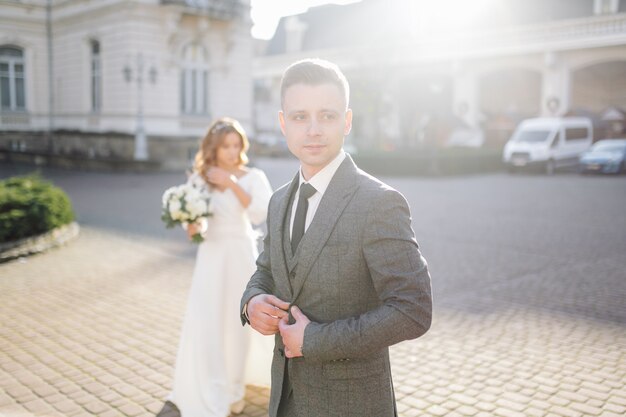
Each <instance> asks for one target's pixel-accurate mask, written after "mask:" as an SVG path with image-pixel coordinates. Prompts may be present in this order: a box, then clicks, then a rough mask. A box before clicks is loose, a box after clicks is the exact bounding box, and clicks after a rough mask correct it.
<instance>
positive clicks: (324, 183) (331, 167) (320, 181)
mask: <svg viewBox="0 0 626 417" xmlns="http://www.w3.org/2000/svg"><path fill="white" fill-rule="evenodd" d="M344 159H346V152H345V151H344V150H343V149H341V150H340V151H339V154H338V155H337V156H336V157H335V159H333V160H332V161H330V163H329V164H328V165H326V166H325V167H324V168H322V169H321V170H320V171H319V172H318V173H317V174H315V175H313V177H311V179H310V180H309V181H308V183H309V184H311V185H312V186H313V187H314V188H315V190H316V191H317V192H318V193H319V195H324V193H325V192H326V189H327V188H328V185H329V184H330V180H332V179H333V176H334V175H335V172H337V169H339V165H341V163H342V162H343V160H344ZM303 182H307V181H305V180H304V177H303V176H302V168H300V183H299V185H302V183H303Z"/></svg>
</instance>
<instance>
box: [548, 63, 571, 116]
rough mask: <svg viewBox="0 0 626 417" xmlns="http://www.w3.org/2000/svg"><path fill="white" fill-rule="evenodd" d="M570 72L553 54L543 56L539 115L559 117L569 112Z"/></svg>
mask: <svg viewBox="0 0 626 417" xmlns="http://www.w3.org/2000/svg"><path fill="white" fill-rule="evenodd" d="M571 90H572V85H571V70H570V68H569V67H568V66H567V64H566V63H565V62H563V60H562V59H559V57H558V56H557V54H555V53H554V52H546V54H545V55H544V69H543V78H542V87H541V115H542V116H545V117H560V116H563V115H564V114H565V113H567V111H568V110H570V100H571Z"/></svg>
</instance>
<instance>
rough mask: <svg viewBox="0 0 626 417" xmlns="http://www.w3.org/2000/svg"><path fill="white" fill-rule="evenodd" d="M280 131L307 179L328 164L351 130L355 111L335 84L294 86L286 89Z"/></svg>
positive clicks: (280, 115) (280, 114)
mask: <svg viewBox="0 0 626 417" xmlns="http://www.w3.org/2000/svg"><path fill="white" fill-rule="evenodd" d="M279 118H280V129H281V130H282V132H283V135H285V138H286V139H287V146H288V147H289V150H290V151H291V153H292V154H294V155H295V156H296V157H297V158H298V159H299V160H300V164H301V165H302V171H303V174H304V177H305V179H306V180H309V179H310V178H311V177H312V176H313V175H315V174H317V173H318V172H319V171H320V170H321V169H322V168H324V167H325V166H326V165H328V163H329V162H331V161H332V160H333V159H334V158H335V157H336V156H337V155H338V154H339V151H340V150H341V147H342V146H343V139H344V137H345V136H346V135H347V134H348V133H350V129H351V128H352V110H349V109H348V110H346V105H345V99H344V97H343V95H342V94H341V92H340V90H339V88H338V87H337V86H336V85H334V84H330V83H328V84H320V85H308V84H294V85H292V86H291V87H289V88H287V90H286V91H285V96H284V98H283V110H282V111H281V112H280V113H279Z"/></svg>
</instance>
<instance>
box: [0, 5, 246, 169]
mask: <svg viewBox="0 0 626 417" xmlns="http://www.w3.org/2000/svg"><path fill="white" fill-rule="evenodd" d="M249 9H250V5H249V0H48V1H46V0H20V1H16V0H0V99H1V101H0V103H1V106H0V137H2V138H4V140H5V143H4V145H5V146H9V145H8V144H7V142H6V141H7V140H10V138H12V137H20V138H27V137H36V135H35V136H33V135H26V134H25V133H38V132H39V133H41V132H47V136H50V134H52V135H53V139H52V143H47V146H48V147H49V149H53V150H55V151H58V152H62V151H63V149H62V148H63V147H65V148H73V150H72V151H77V150H76V149H74V148H76V147H78V148H80V147H81V146H80V144H81V143H83V144H86V143H92V144H93V143H95V142H98V145H97V146H96V145H89V146H90V147H91V148H93V146H96V148H95V149H87V150H85V149H80V151H79V153H80V152H87V153H90V154H92V155H91V156H93V154H94V153H98V154H100V153H104V154H105V155H101V156H107V155H108V156H111V153H115V154H116V155H117V156H118V157H128V153H129V152H132V148H133V146H132V143H130V142H132V140H135V137H136V136H137V135H143V136H144V137H146V138H147V139H148V140H147V141H148V143H149V146H148V149H144V151H147V152H146V153H147V154H148V155H144V157H142V156H141V155H140V158H141V159H145V157H146V156H147V157H148V158H153V157H154V156H155V154H156V156H158V157H165V156H166V155H167V154H168V152H171V150H172V149H173V148H172V147H174V148H175V147H176V146H175V143H176V141H177V140H178V141H184V140H191V141H192V142H193V146H195V145H196V143H197V140H198V138H199V137H200V136H201V135H202V133H203V132H204V131H205V130H206V128H207V126H208V125H209V123H210V122H211V120H212V119H213V118H216V117H220V116H224V115H228V116H231V117H235V118H237V119H239V120H240V121H241V122H242V124H243V125H244V127H246V128H247V129H248V130H250V129H252V127H253V123H252V111H251V109H252V77H251V63H252V46H253V45H252V38H251V35H250V28H251V20H250V10H249ZM20 132H21V133H22V134H21V135H20ZM67 132H74V133H76V134H75V135H74V137H73V139H72V140H71V141H70V140H69V139H63V138H65V136H64V135H63V134H62V133H67ZM16 135H17V136H16ZM107 135H108V139H106V138H105V139H104V142H107V141H108V142H109V145H106V143H105V144H102V143H101V142H102V140H96V141H95V142H94V139H93V138H94V137H98V136H102V137H106V136H107ZM43 136H46V135H41V136H40V137H43ZM113 137H116V138H117V139H118V142H119V138H124V137H126V138H130V139H131V141H129V140H121V143H122V144H121V145H120V147H119V149H118V150H117V152H115V150H114V149H112V146H113V145H112V144H113V143H114V142H115V140H114V139H112V138H113ZM25 140H26V139H20V141H19V143H18V144H16V141H15V140H12V141H11V143H10V146H13V147H14V148H15V147H16V146H17V147H18V148H19V147H20V146H21V147H23V148H24V147H26V148H37V146H38V144H37V143H33V141H32V140H31V141H28V143H26V144H24V141H25ZM55 140H56V142H55ZM81 141H82V142H81ZM61 142H63V143H61ZM70 142H71V143H70ZM129 143H130V144H129ZM164 143H167V146H165V145H164V146H165V147H164V148H163V147H162V149H158V146H157V145H158V144H164ZM155 146H157V147H155ZM106 148H109V149H108V154H107V149H106ZM129 149H130V150H129ZM66 150H67V149H66ZM139 151H140V152H141V150H139ZM68 152H69V150H68ZM134 152H135V156H137V155H136V153H137V149H136V144H135V151H134ZM184 152H187V151H184ZM159 153H161V154H162V155H159Z"/></svg>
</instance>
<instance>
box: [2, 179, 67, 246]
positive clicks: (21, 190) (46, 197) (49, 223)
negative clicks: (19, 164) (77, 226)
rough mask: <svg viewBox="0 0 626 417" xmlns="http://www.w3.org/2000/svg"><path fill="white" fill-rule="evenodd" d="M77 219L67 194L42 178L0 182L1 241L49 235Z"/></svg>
mask: <svg viewBox="0 0 626 417" xmlns="http://www.w3.org/2000/svg"><path fill="white" fill-rule="evenodd" d="M73 220H74V211H73V210H72V203H71V201H70V199H69V198H68V196H67V194H65V192H63V190H61V189H60V188H58V187H55V186H54V185H52V183H50V182H48V181H44V180H43V179H41V177H39V175H36V174H33V175H28V176H23V177H12V178H9V179H7V180H4V181H0V242H9V241H14V240H18V239H22V238H25V237H30V236H35V235H38V234H41V233H45V232H48V231H50V230H52V229H54V228H57V227H59V226H63V225H65V224H68V223H71V222H72V221H73Z"/></svg>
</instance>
